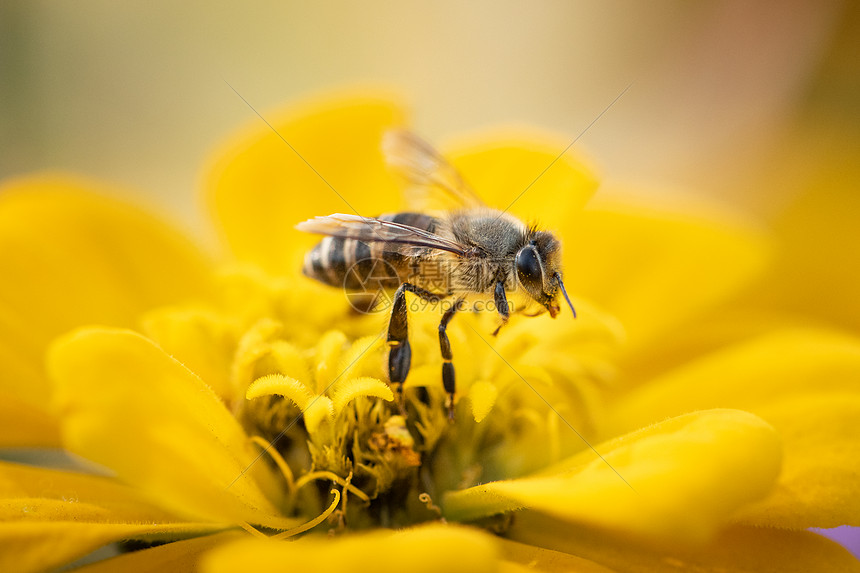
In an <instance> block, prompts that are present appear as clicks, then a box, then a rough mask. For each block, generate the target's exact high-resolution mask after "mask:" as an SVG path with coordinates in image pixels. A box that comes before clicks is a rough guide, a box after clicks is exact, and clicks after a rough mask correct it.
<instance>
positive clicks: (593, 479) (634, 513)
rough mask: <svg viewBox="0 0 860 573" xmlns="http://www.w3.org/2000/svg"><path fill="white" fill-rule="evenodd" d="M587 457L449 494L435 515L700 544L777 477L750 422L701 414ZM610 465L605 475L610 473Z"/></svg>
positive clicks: (767, 434) (774, 446)
mask: <svg viewBox="0 0 860 573" xmlns="http://www.w3.org/2000/svg"><path fill="white" fill-rule="evenodd" d="M596 450H597V451H598V452H600V453H601V454H602V456H603V459H600V458H597V457H596V455H595V453H594V452H593V451H591V450H585V451H584V452H582V453H580V454H578V455H577V456H574V457H573V458H570V459H568V460H566V461H564V462H561V463H560V464H558V465H556V466H554V467H552V468H549V469H548V470H546V471H545V472H542V473H541V475H540V476H536V477H531V478H524V479H517V480H509V481H499V482H491V483H487V484H484V485H480V486H476V487H472V488H469V489H466V490H462V491H458V492H453V493H449V494H448V495H446V497H445V500H444V511H445V515H446V516H447V517H449V518H452V519H457V520H471V519H476V518H479V517H483V516H485V515H489V514H493V513H499V512H502V511H509V510H514V509H520V508H528V509H532V510H536V511H539V512H543V513H546V514H548V515H553V516H555V517H558V518H560V519H565V520H569V521H571V522H578V523H587V524H591V525H594V526H598V527H601V528H606V529H609V530H612V531H620V532H628V533H631V534H634V535H637V536H640V537H644V538H651V539H665V540H674V541H675V542H677V543H687V544H701V543H704V542H705V541H707V540H708V539H709V538H710V537H711V536H712V535H713V534H714V533H715V532H716V531H717V529H718V528H719V527H721V526H722V525H723V524H724V523H725V522H726V520H727V519H728V517H729V516H730V515H731V514H732V513H734V512H735V511H737V509H738V508H739V507H742V506H743V505H745V504H747V503H749V502H752V501H755V500H758V499H761V498H762V497H764V496H765V495H766V494H767V493H768V491H769V490H770V488H771V487H772V486H773V483H774V481H775V480H776V477H777V475H778V473H779V467H780V455H781V450H780V444H779V439H778V437H777V435H776V433H775V432H774V430H773V428H771V427H770V426H768V425H767V424H766V423H764V422H763V421H762V420H761V419H759V418H757V417H755V416H753V415H752V414H749V413H746V412H741V411H737V410H711V411H705V412H697V413H695V414H689V415H685V416H680V417H678V418H673V419H670V420H667V421H665V422H662V423H660V424H658V425H656V426H652V427H649V428H646V429H643V430H640V431H638V432H635V433H633V434H631V435H627V436H623V437H621V438H618V439H616V440H613V441H611V442H608V443H605V444H600V445H597V446H596ZM610 466H611V467H610Z"/></svg>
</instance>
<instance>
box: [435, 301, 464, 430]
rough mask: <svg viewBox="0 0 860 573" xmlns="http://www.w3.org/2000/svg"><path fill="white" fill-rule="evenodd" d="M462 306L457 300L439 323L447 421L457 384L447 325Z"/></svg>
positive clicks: (449, 416) (451, 418) (452, 409)
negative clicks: (446, 396)
mask: <svg viewBox="0 0 860 573" xmlns="http://www.w3.org/2000/svg"><path fill="white" fill-rule="evenodd" d="M462 304H463V299H458V300H457V301H456V302H455V303H454V306H452V307H451V308H449V309H448V310H446V311H445V314H443V315H442V322H440V323H439V348H440V349H441V351H442V386H443V387H444V388H445V392H447V393H448V419H449V420H452V421H453V420H454V393H455V392H456V390H457V383H456V380H455V377H454V363H453V360H454V355H453V354H452V353H451V341H450V340H449V339H448V332H447V329H448V323H449V322H451V319H452V318H454V313H455V312H457V311H458V310H460V307H461V305H462Z"/></svg>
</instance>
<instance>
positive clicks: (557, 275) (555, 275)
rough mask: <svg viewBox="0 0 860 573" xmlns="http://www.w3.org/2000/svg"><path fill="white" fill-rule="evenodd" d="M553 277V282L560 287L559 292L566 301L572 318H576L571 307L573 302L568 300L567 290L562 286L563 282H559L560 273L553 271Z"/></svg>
mask: <svg viewBox="0 0 860 573" xmlns="http://www.w3.org/2000/svg"><path fill="white" fill-rule="evenodd" d="M553 278H555V282H557V283H558V286H560V287H561V294H563V295H564V300H566V301H567V305H568V306H569V307H570V311H571V312H572V313H573V318H576V309H575V308H573V303H572V302H570V297H569V296H567V290H566V289H565V288H564V283H563V282H561V275H560V274H558V273H555V274H554V275H553Z"/></svg>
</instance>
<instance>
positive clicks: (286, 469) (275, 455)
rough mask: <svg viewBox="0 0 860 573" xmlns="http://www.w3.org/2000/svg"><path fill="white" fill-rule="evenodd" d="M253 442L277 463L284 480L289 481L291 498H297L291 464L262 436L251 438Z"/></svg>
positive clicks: (288, 486)
mask: <svg viewBox="0 0 860 573" xmlns="http://www.w3.org/2000/svg"><path fill="white" fill-rule="evenodd" d="M251 441H252V442H254V443H255V444H257V445H258V446H260V447H261V448H263V451H264V452H266V453H267V454H269V456H271V458H272V459H273V460H274V461H275V465H277V466H278V469H279V470H281V474H283V476H284V478H285V479H286V480H287V489H288V490H289V493H290V497H293V496H295V494H296V489H297V488H296V482H295V479H293V470H291V469H290V466H289V464H287V461H286V460H285V459H284V458H283V456H282V455H281V453H280V452H279V451H278V450H277V449H275V446H274V444H272V443H270V442H267V441H266V440H264V439H263V438H261V437H260V436H251Z"/></svg>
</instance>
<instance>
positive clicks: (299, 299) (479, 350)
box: [146, 272, 614, 529]
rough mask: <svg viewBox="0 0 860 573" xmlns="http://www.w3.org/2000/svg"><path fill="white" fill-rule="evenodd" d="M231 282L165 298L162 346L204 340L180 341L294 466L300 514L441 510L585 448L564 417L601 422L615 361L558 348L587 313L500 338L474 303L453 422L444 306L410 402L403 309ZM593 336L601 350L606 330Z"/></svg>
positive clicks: (258, 282)
mask: <svg viewBox="0 0 860 573" xmlns="http://www.w3.org/2000/svg"><path fill="white" fill-rule="evenodd" d="M224 286H225V288H224V293H225V296H224V300H223V301H221V302H220V303H219V305H217V306H215V307H212V308H207V309H205V310H199V309H198V310H196V311H191V310H189V309H163V310H160V311H157V312H156V313H154V314H153V315H152V316H150V317H149V319H148V321H147V323H146V324H147V325H149V327H150V328H149V334H150V335H151V336H153V337H154V338H155V339H156V340H157V341H159V342H161V343H162V345H165V343H166V342H170V341H173V342H174V343H175V341H177V340H181V341H183V342H182V344H186V345H192V346H195V347H194V348H182V347H176V346H175V344H174V347H169V346H170V345H169V344H167V345H166V346H167V350H168V351H170V352H171V353H173V354H174V355H176V356H177V357H178V358H179V359H180V360H183V356H184V355H187V356H189V357H195V360H191V359H187V360H184V361H185V362H186V363H187V364H188V365H189V367H191V368H192V370H202V371H203V372H201V377H202V378H203V379H204V381H207V382H210V384H211V385H213V388H214V389H215V390H216V391H217V392H218V393H219V394H220V395H221V396H222V398H223V399H224V402H225V404H226V405H227V406H228V407H229V408H230V409H231V410H232V411H233V413H234V415H235V416H236V418H237V419H238V420H239V422H240V423H241V424H242V426H243V427H244V428H245V430H246V432H247V433H248V435H249V436H250V438H251V440H252V441H253V442H254V443H255V444H256V445H257V447H259V448H260V449H261V450H262V451H265V452H266V453H267V454H268V455H267V456H266V457H265V458H263V459H265V460H267V461H265V462H263V461H262V459H261V461H260V463H270V464H271V465H272V466H273V467H274V468H276V469H278V470H279V471H280V473H281V474H282V475H283V476H284V488H285V491H286V494H287V495H286V496H285V499H286V502H285V507H284V508H283V511H284V513H286V514H288V515H305V516H320V515H326V512H329V513H330V515H329V519H330V520H333V521H334V522H335V523H336V524H339V525H340V526H341V527H347V528H349V529H362V528H368V527H377V526H380V525H381V526H386V527H402V526H406V525H409V524H413V523H417V522H422V521H428V520H435V519H440V518H441V512H442V510H441V509H440V506H441V507H444V495H445V493H446V492H448V491H452V490H459V489H463V488H466V487H471V486H473V485H477V484H479V483H483V482H487V481H492V480H498V479H507V478H513V477H518V476H521V475H524V474H526V473H528V472H530V471H534V470H536V469H538V468H541V467H545V466H546V465H547V464H550V463H552V462H553V461H556V460H559V459H561V458H562V457H564V456H567V455H570V454H572V453H573V452H575V451H576V450H577V449H579V448H581V447H582V445H581V443H577V442H576V441H572V440H570V439H567V438H569V436H567V434H568V432H567V430H568V428H567V427H566V424H565V423H564V422H562V419H561V417H563V418H564V421H565V422H567V423H571V424H575V425H576V426H577V427H578V429H579V430H580V431H582V432H586V433H587V432H588V431H589V430H590V429H593V428H592V427H591V424H592V423H593V421H592V420H591V418H590V417H589V408H587V407H586V406H587V405H588V404H587V400H586V398H585V397H586V396H588V395H589V394H591V395H593V386H594V384H595V383H597V382H599V381H600V379H601V378H602V376H603V374H602V372H605V368H603V367H604V366H605V364H603V363H602V362H600V361H599V360H596V359H595V357H594V356H588V355H586V354H583V353H582V352H580V351H578V350H577V349H576V348H565V349H563V351H562V352H559V349H558V348H555V347H554V340H556V339H564V338H566V339H567V340H568V341H569V340H571V339H573V340H575V339H576V336H570V330H571V329H576V328H580V324H574V323H573V321H570V322H569V323H560V320H557V321H552V320H551V319H549V317H544V318H543V319H541V318H537V319H527V318H525V319H522V320H520V321H514V322H513V323H512V324H511V325H509V326H508V327H506V330H504V331H503V332H502V334H501V335H500V336H499V337H498V338H493V337H492V336H491V335H490V334H489V333H491V332H492V331H493V330H494V328H495V323H494V322H493V319H494V318H495V317H493V316H490V315H488V314H487V313H484V314H473V313H462V315H463V316H459V315H458V317H457V320H456V321H454V322H452V324H451V325H450V326H449V329H448V334H449V337H450V339H451V344H452V348H453V349H454V364H455V367H456V369H457V375H458V380H457V384H458V387H457V400H456V405H455V419H454V421H453V422H452V421H450V420H449V419H448V411H447V408H446V394H445V392H444V391H443V389H442V383H441V364H442V358H441V356H440V351H439V346H438V338H437V331H438V321H439V316H437V315H436V314H434V313H432V312H414V313H410V317H409V329H410V332H409V336H410V341H411V344H412V347H413V364H412V370H411V372H410V374H409V378H408V379H407V381H406V384H405V387H404V393H403V400H404V403H403V404H397V403H395V401H394V394H393V393H392V391H391V389H390V388H389V386H388V383H387V376H386V371H387V369H386V364H387V362H386V360H387V352H388V350H387V345H386V344H385V332H386V330H385V329H386V324H385V319H386V318H387V317H385V316H380V315H360V314H356V313H355V312H354V311H352V310H350V309H349V308H347V307H346V303H345V302H344V299H343V297H342V296H338V295H339V293H336V292H321V289H320V288H319V287H318V286H317V285H313V284H309V283H306V282H305V281H303V280H300V279H295V280H293V281H290V282H287V281H274V280H272V279H270V278H267V277H263V276H260V275H258V274H255V273H253V272H250V273H249V272H234V273H231V274H229V275H225V277H224ZM537 321H540V322H541V324H540V325H538V324H536V322H537ZM581 322H583V321H582V319H580V323H581ZM334 324H336V325H337V328H335V329H332V328H331V326H332V325H334ZM154 325H155V326H154ZM165 325H167V326H165ZM592 326H594V325H592ZM559 329H561V330H563V334H564V336H558V335H557V334H555V333H554V330H559ZM603 330H604V333H605V332H606V331H608V329H606V328H605V327H604V329H603ZM540 331H545V333H544V334H540V333H539V332H540ZM188 332H195V333H197V334H196V335H195V336H188V335H187V333H188ZM201 332H202V334H201ZM589 339H590V340H591V342H592V344H591V345H590V347H591V348H592V349H593V348H594V346H595V345H594V337H593V332H591V333H590V334H589ZM216 341H217V342H218V344H219V350H220V351H218V352H214V351H213V350H212V348H211V345H212V344H213V343H214V342H216ZM606 341H613V342H614V338H613V336H611V335H610V336H607V337H606ZM180 346H181V344H180ZM597 346H598V347H600V348H604V347H606V346H607V344H604V345H603V346H601V345H599V344H598V345H597ZM608 346H611V344H608ZM225 355H226V356H227V357H228V359H227V360H224V356H225ZM195 361H199V364H197V363H195ZM195 367H197V368H195ZM571 372H574V373H576V374H573V375H571V374H570V373H571ZM598 372H601V374H598ZM207 374H208V376H207ZM207 378H211V379H212V380H220V382H218V383H217V384H215V383H213V382H211V381H210V380H209V379H207ZM524 381H525V383H524ZM548 404H551V405H552V406H551V407H550V406H548ZM333 487H334V488H335V489H336V490H338V491H339V492H340V497H339V499H338V500H337V502H336V504H333V503H332V499H331V495H330V490H331V489H332V488H333ZM334 505H337V508H336V509H335V507H334Z"/></svg>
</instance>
